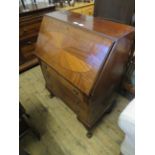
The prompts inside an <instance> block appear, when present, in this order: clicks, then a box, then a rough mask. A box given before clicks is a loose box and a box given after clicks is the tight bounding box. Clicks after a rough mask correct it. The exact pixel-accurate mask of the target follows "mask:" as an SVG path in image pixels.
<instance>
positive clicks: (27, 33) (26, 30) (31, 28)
mask: <svg viewBox="0 0 155 155" xmlns="http://www.w3.org/2000/svg"><path fill="white" fill-rule="evenodd" d="M40 24H41V23H35V24H32V25H27V26H23V27H20V30H19V37H20V40H23V39H27V38H29V37H33V36H37V35H38V33H39V29H40Z"/></svg>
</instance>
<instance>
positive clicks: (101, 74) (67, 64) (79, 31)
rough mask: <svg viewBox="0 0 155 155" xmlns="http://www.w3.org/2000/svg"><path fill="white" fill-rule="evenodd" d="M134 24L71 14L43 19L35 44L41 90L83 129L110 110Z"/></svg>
mask: <svg viewBox="0 0 155 155" xmlns="http://www.w3.org/2000/svg"><path fill="white" fill-rule="evenodd" d="M133 38H134V28H133V27H131V26H127V25H124V24H118V23H114V22H111V21H107V20H103V19H100V18H94V17H91V16H85V15H81V14H77V13H71V12H68V11H64V12H53V13H49V14H46V15H45V16H44V18H43V21H42V24H41V28H40V32H39V36H38V40H37V44H36V56H37V57H38V58H39V61H40V65H41V68H42V72H43V75H44V78H45V81H46V88H47V89H48V90H49V91H50V92H51V94H53V95H55V96H57V97H60V98H61V99H62V100H63V101H64V102H65V103H66V104H67V105H68V106H69V107H70V108H71V109H72V110H73V111H74V112H75V113H76V114H77V118H78V120H80V122H82V123H83V125H84V126H85V127H86V128H87V129H88V134H87V135H88V136H91V133H90V131H91V129H92V127H93V126H94V125H95V124H96V122H97V121H98V120H99V119H100V118H101V117H102V116H103V114H104V113H105V112H107V110H108V109H109V108H110V106H111V103H109V102H108V100H109V99H110V97H111V95H112V92H113V91H114V90H115V88H117V86H118V85H119V83H120V81H121V78H122V75H123V73H124V71H125V66H126V63H127V61H128V58H129V56H130V52H131V47H132V43H133Z"/></svg>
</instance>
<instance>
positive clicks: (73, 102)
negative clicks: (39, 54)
mask: <svg viewBox="0 0 155 155" xmlns="http://www.w3.org/2000/svg"><path fill="white" fill-rule="evenodd" d="M41 67H42V71H43V74H44V77H45V79H46V84H47V88H48V89H50V91H52V93H53V94H55V95H56V96H58V97H60V98H61V99H62V100H63V101H65V103H66V104H67V105H68V106H69V107H70V108H71V109H72V110H73V111H75V112H76V113H79V108H80V107H79V104H80V103H81V101H82V100H83V96H82V94H81V92H80V91H79V90H78V89H76V88H75V87H74V86H72V85H71V84H70V83H69V82H68V81H66V80H65V79H63V78H62V77H61V76H60V75H59V74H58V73H57V72H55V71H54V70H53V69H51V68H50V67H48V66H47V65H46V64H45V63H43V62H41Z"/></svg>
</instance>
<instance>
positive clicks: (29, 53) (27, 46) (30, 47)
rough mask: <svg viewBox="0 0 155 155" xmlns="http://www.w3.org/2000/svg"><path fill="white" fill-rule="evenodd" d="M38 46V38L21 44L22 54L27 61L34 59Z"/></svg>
mask: <svg viewBox="0 0 155 155" xmlns="http://www.w3.org/2000/svg"><path fill="white" fill-rule="evenodd" d="M35 45H36V38H33V39H30V40H27V41H24V42H23V43H20V52H21V53H22V55H23V57H24V58H25V59H26V60H29V59H32V58H34V57H35V56H34V54H33V53H34V50H35Z"/></svg>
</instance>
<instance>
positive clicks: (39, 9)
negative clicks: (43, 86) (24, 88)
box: [19, 3, 55, 72]
mask: <svg viewBox="0 0 155 155" xmlns="http://www.w3.org/2000/svg"><path fill="white" fill-rule="evenodd" d="M27 7H28V8H29V10H26V11H25V10H24V9H23V8H20V12H19V65H20V67H19V68H20V69H19V71H20V72H22V71H25V70H27V69H29V68H31V67H33V66H35V65H37V64H38V61H36V59H37V58H36V57H35V55H34V50H35V44H36V40H37V37H38V33H39V29H40V25H41V21H42V17H43V15H44V14H45V13H48V12H51V11H53V10H55V6H54V5H51V6H48V5H47V3H38V4H37V5H34V4H33V5H28V6H27Z"/></svg>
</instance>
